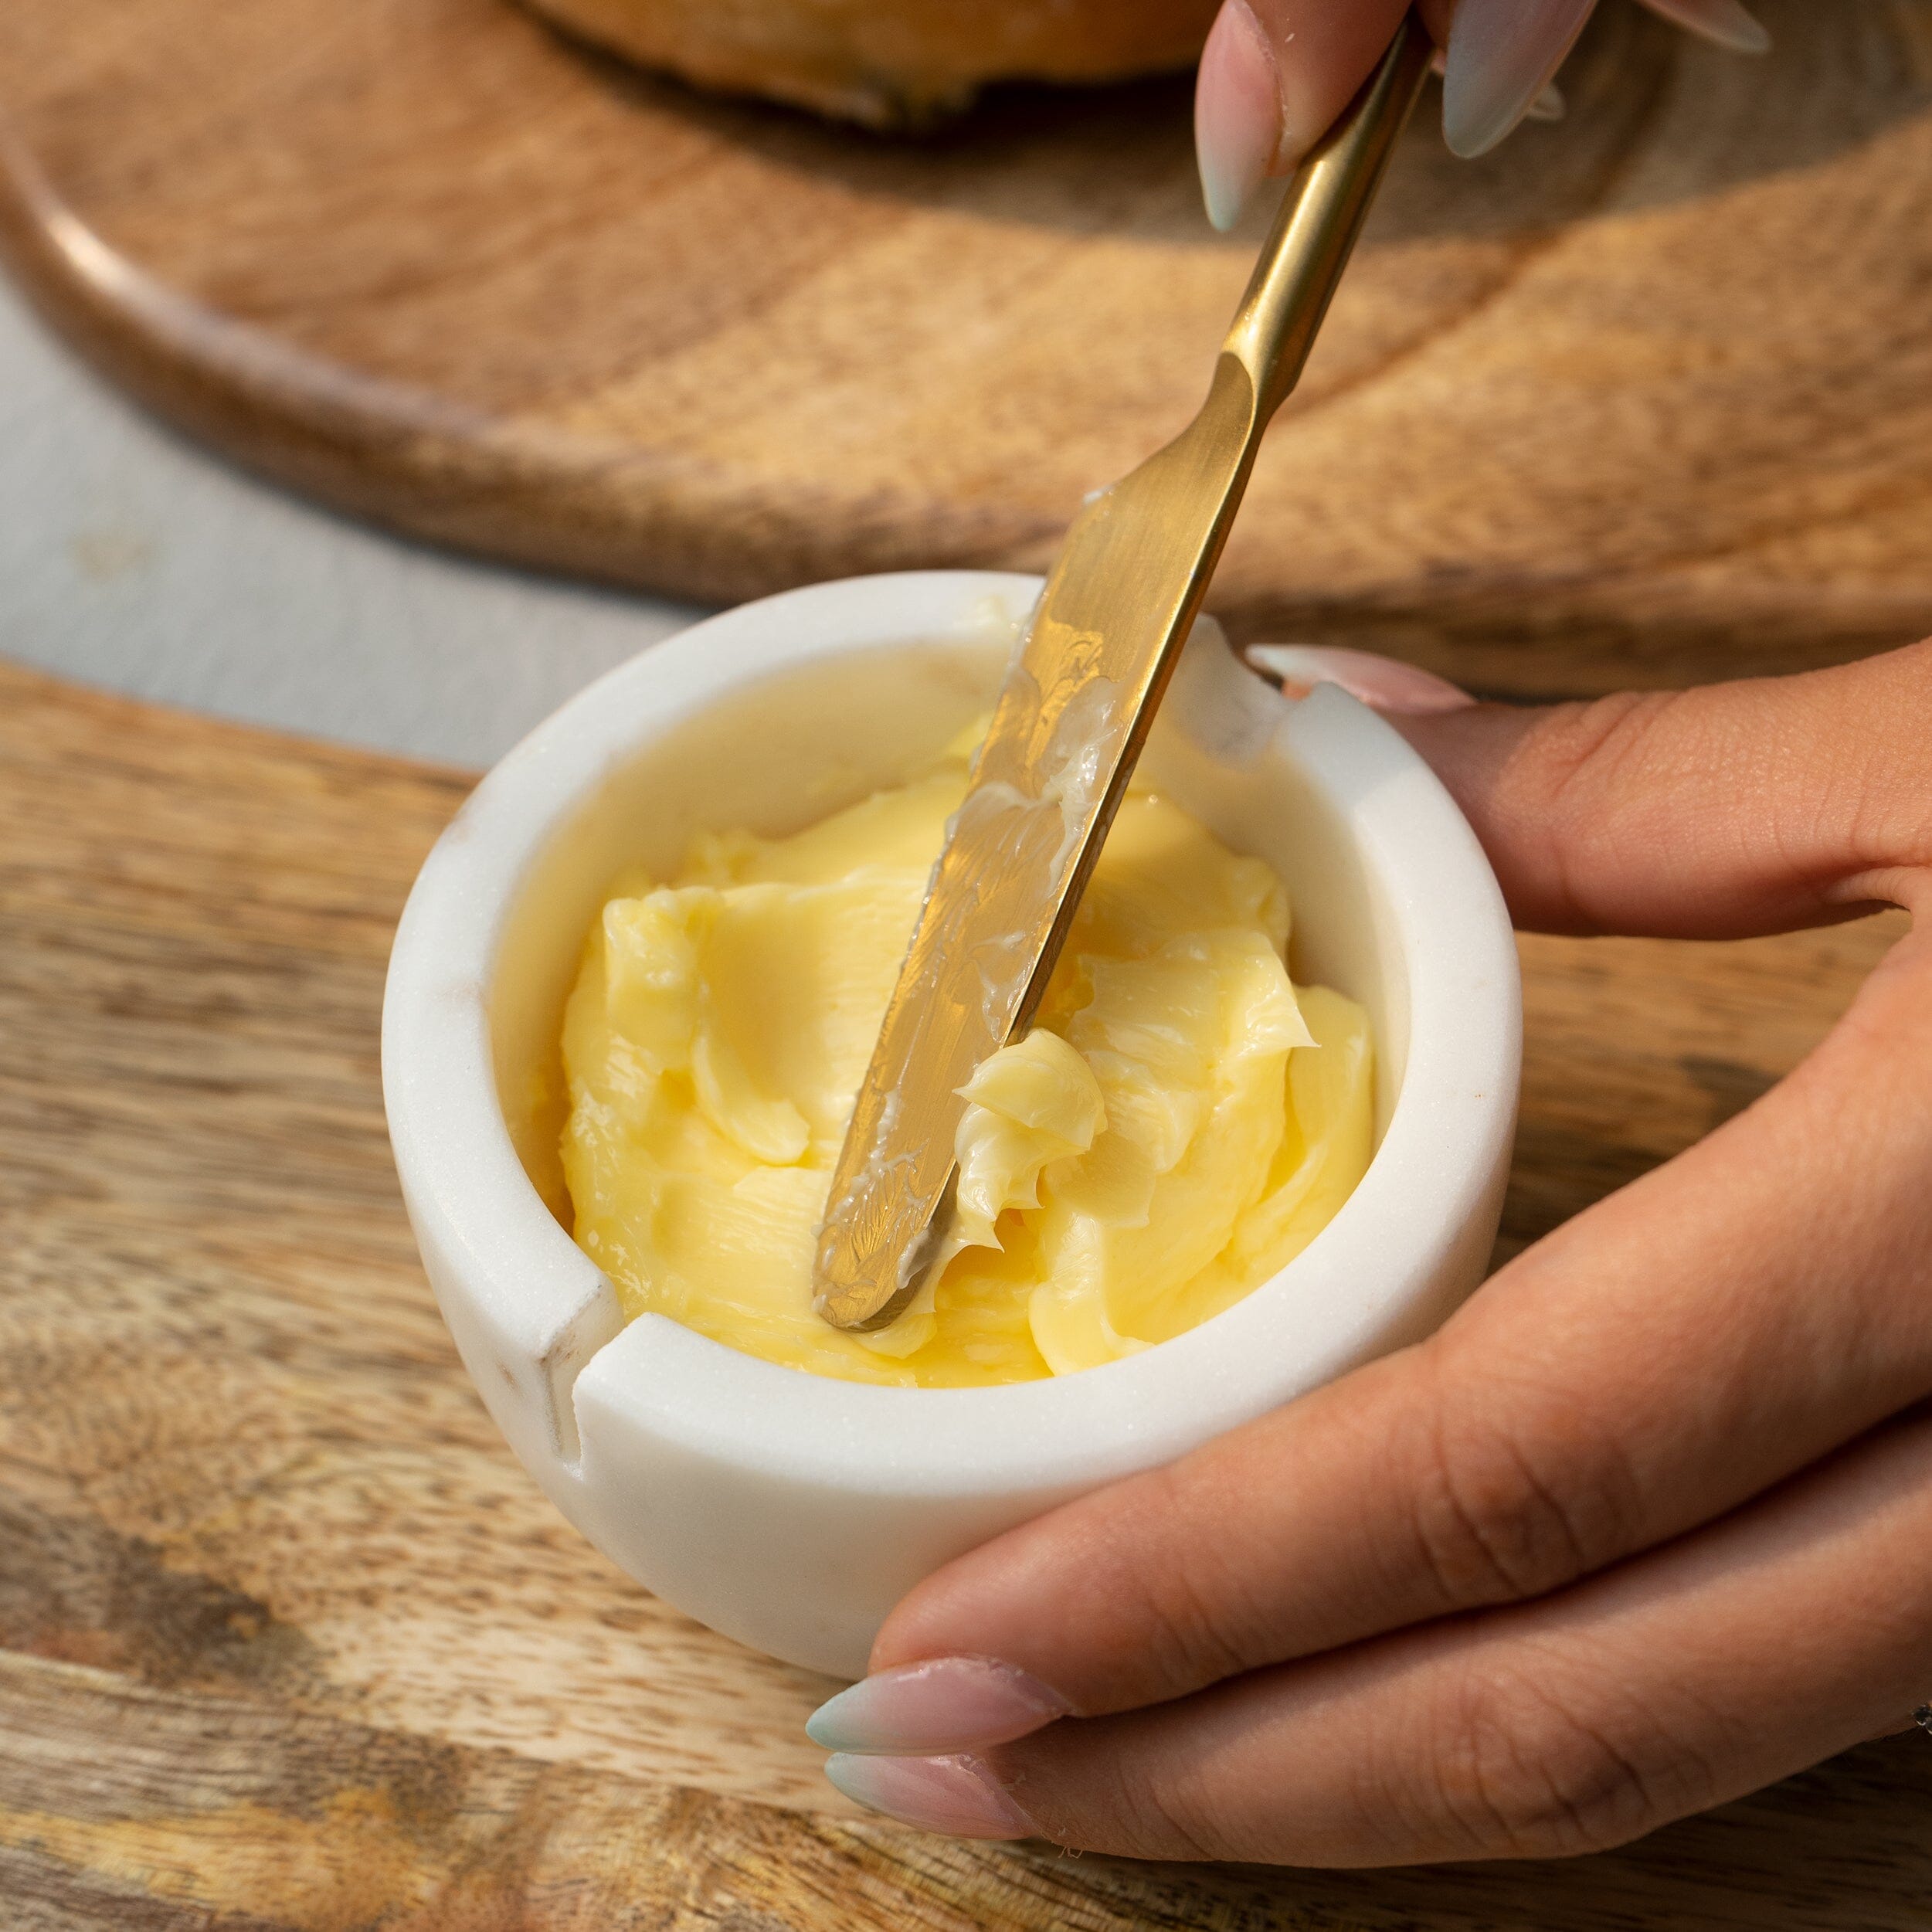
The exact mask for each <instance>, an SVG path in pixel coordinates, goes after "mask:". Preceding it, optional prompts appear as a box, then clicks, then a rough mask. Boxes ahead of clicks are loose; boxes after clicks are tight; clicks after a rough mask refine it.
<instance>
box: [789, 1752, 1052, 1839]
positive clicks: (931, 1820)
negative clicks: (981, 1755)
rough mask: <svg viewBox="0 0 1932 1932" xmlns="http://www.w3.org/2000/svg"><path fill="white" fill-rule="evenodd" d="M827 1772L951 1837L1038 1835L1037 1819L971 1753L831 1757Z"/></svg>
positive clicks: (876, 1807)
mask: <svg viewBox="0 0 1932 1932" xmlns="http://www.w3.org/2000/svg"><path fill="white" fill-rule="evenodd" d="M825 1775H826V1776H827V1778H830V1780H831V1781H832V1782H833V1784H834V1785H835V1786H836V1787H837V1788H838V1789H839V1790H840V1791H843V1792H844V1794H845V1795H846V1796H847V1798H851V1800H852V1801H854V1803H855V1804H858V1805H864V1807H865V1808H866V1809H867V1810H868V1811H882V1812H884V1813H885V1815H886V1816H887V1817H888V1818H897V1819H898V1821H899V1822H900V1823H901V1825H917V1826H918V1828H919V1829H920V1830H921V1831H922V1832H942V1833H943V1834H944V1835H946V1837H948V1838H1004V1839H1014V1838H1037V1837H1038V1836H1039V1835H1040V1834H1039V1832H1038V1830H1037V1828H1036V1827H1035V1826H1034V1823H1033V1821H1032V1820H1031V1818H1028V1817H1027V1815H1026V1814H1025V1813H1024V1811H1021V1810H1020V1808H1019V1806H1018V1805H1016V1804H1014V1801H1013V1800H1012V1799H1011V1798H1009V1797H1007V1794H1006V1793H1005V1792H1004V1791H1003V1790H1002V1789H1001V1788H1000V1785H999V1784H998V1783H997V1781H995V1780H994V1778H993V1775H992V1774H991V1773H990V1771H987V1770H986V1767H984V1766H983V1764H980V1763H978V1762H977V1761H976V1760H975V1759H973V1758H970V1757H831V1758H827V1760H826V1764H825Z"/></svg>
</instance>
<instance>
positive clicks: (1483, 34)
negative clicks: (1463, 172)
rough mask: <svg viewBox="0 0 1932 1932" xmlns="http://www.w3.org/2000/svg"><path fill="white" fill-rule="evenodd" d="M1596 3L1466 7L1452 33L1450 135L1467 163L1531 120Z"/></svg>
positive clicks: (1508, 0)
mask: <svg viewBox="0 0 1932 1932" xmlns="http://www.w3.org/2000/svg"><path fill="white" fill-rule="evenodd" d="M1595 5H1596V0H1462V4H1461V5H1458V7H1457V8H1456V10H1455V23H1454V25H1452V26H1451V28H1450V29H1449V59H1448V67H1447V70H1446V71H1445V73H1444V76H1443V80H1442V134H1443V138H1444V139H1445V140H1446V141H1448V144H1449V146H1450V148H1452V150H1453V151H1455V153H1457V154H1460V155H1461V156H1462V158H1463V159H1464V160H1465V161H1473V160H1474V159H1475V157H1476V156H1477V155H1479V154H1487V153H1488V152H1489V150H1490V149H1491V148H1493V147H1495V146H1496V144H1497V142H1499V141H1501V140H1502V138H1504V137H1505V136H1506V134H1509V132H1510V131H1512V130H1513V128H1514V127H1516V124H1518V123H1519V121H1521V120H1522V119H1523V116H1524V115H1525V114H1528V113H1529V111H1530V108H1531V107H1532V106H1533V104H1534V103H1535V101H1536V97H1537V96H1538V95H1539V94H1540V93H1542V92H1543V89H1544V88H1545V87H1547V86H1548V85H1549V84H1550V81H1551V80H1552V79H1553V77H1554V76H1555V74H1556V71H1557V69H1558V68H1559V67H1560V66H1562V65H1563V63H1564V56H1566V55H1567V53H1569V51H1570V49H1571V48H1572V47H1573V46H1575V45H1576V41H1577V35H1578V34H1580V33H1581V32H1583V29H1584V22H1587V20H1588V19H1589V18H1590V15H1591V12H1592V11H1593V10H1594V8H1595Z"/></svg>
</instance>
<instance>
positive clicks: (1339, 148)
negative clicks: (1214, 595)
mask: <svg viewBox="0 0 1932 1932" xmlns="http://www.w3.org/2000/svg"><path fill="white" fill-rule="evenodd" d="M1434 59H1435V41H1434V40H1433V39H1431V37H1430V34H1429V30H1428V28H1427V27H1425V26H1424V25H1423V24H1422V19H1421V15H1420V14H1419V13H1418V12H1416V10H1415V9H1414V8H1410V10H1409V12H1408V13H1407V15H1405V16H1404V19H1403V22H1402V25H1401V29H1400V30H1399V31H1398V32H1397V35H1396V36H1395V41H1394V45H1393V46H1391V47H1390V49H1389V51H1388V52H1387V54H1386V55H1384V56H1383V59H1382V63H1381V65H1380V66H1379V67H1377V69H1376V70H1375V72H1374V73H1373V74H1372V75H1370V77H1369V79H1368V80H1367V82H1366V83H1364V84H1363V88H1362V91H1361V92H1360V93H1358V94H1357V95H1356V97H1355V99H1354V100H1353V102H1352V103H1351V104H1350V106H1349V107H1348V110H1347V111H1346V113H1344V114H1343V116H1342V117H1341V119H1340V120H1339V121H1337V122H1336V124H1335V125H1334V126H1333V127H1331V128H1330V129H1329V131H1328V133H1327V134H1325V135H1324V136H1323V138H1322V140H1321V141H1320V142H1319V144H1317V145H1316V147H1315V148H1314V149H1313V150H1312V151H1311V152H1310V153H1309V156H1308V158H1306V160H1305V161H1303V162H1302V165H1301V166H1300V167H1299V168H1297V169H1296V170H1295V178H1294V179H1293V180H1292V181H1291V182H1289V186H1288V192H1287V193H1286V194H1285V195H1284V196H1283V198H1282V206H1281V212H1280V213H1279V214H1278V215H1277V216H1276V217H1275V226H1274V228H1273V230H1272V232H1271V233H1270V234H1269V236H1268V241H1267V243H1266V245H1265V246H1264V247H1263V249H1262V250H1261V258H1260V260H1258V262H1257V263H1255V275H1254V279H1253V280H1251V282H1250V283H1249V284H1248V293H1247V294H1246V295H1245V296H1244V297H1242V300H1241V307H1240V310H1239V311H1238V313H1237V314H1236V315H1235V317H1234V327H1233V328H1231V329H1230V330H1229V331H1228V334H1227V341H1226V343H1225V344H1224V345H1223V351H1222V352H1223V353H1224V355H1231V356H1232V357H1233V358H1234V360H1235V361H1236V362H1239V363H1240V364H1241V366H1242V367H1243V368H1245V369H1246V370H1247V372H1248V379H1249V381H1250V382H1251V383H1252V384H1253V385H1254V391H1255V425H1254V433H1255V434H1256V435H1258V434H1259V433H1261V430H1263V429H1264V428H1265V427H1266V426H1267V423H1268V419H1269V418H1270V417H1271V416H1273V415H1274V413H1275V411H1276V410H1277V409H1279V408H1280V407H1281V406H1282V403H1283V402H1285V400H1286V399H1287V398H1288V395H1289V392H1290V391H1291V390H1292V389H1293V388H1294V386H1295V384H1296V382H1299V380H1300V379H1301V374H1302V366H1303V365H1304V364H1306V362H1307V361H1308V355H1309V350H1310V349H1312V348H1313V347H1314V345H1315V338H1316V333H1317V331H1319V329H1320V328H1321V326H1322V318H1323V317H1324V316H1325V315H1326V314H1327V313H1328V305H1329V302H1330V301H1331V300H1333V297H1334V294H1335V290H1336V287H1337V286H1338V285H1339V283H1340V281H1341V279H1342V271H1343V269H1345V268H1346V267H1347V266H1348V259H1349V256H1350V254H1352V253H1353V252H1354V248H1355V243H1356V237H1357V236H1359V235H1360V233H1361V232H1362V224H1363V222H1364V221H1366V220H1367V218H1368V212H1369V209H1370V205H1372V204H1373V202H1374V199H1375V192H1376V190H1377V188H1379V187H1380V185H1381V182H1382V177H1383V175H1384V173H1385V172H1386V171H1387V168H1388V165H1389V161H1390V158H1391V157H1392V156H1393V155H1394V152H1395V145H1396V143H1397V141H1398V140H1399V139H1400V138H1401V133H1402V129H1403V127H1404V124H1406V123H1407V120H1408V118H1409V116H1410V114H1411V113H1412V112H1413V111H1414V107H1415V104H1416V102H1417V100H1418V99H1419V98H1420V97H1421V92H1422V87H1423V83H1424V81H1426V80H1428V74H1429V67H1430V64H1431V62H1433V60H1434Z"/></svg>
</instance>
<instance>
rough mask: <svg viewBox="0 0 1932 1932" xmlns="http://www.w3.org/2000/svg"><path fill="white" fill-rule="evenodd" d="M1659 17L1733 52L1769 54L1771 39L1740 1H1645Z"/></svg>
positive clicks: (1760, 23)
mask: <svg viewBox="0 0 1932 1932" xmlns="http://www.w3.org/2000/svg"><path fill="white" fill-rule="evenodd" d="M1644 4H1645V5H1646V6H1647V7H1648V8H1649V9H1650V10H1651V12H1652V13H1655V14H1661V15H1662V16H1663V18H1664V19H1666V20H1668V21H1669V22H1671V23H1672V25H1676V26H1679V27H1682V28H1684V29H1686V31H1687V32H1691V33H1694V34H1697V35H1699V36H1701V37H1702V38H1703V39H1706V40H1714V41H1716V43H1717V44H1718V46H1720V47H1728V48H1729V49H1730V50H1731V52H1732V53H1770V52H1771V36H1770V35H1769V34H1768V33H1767V32H1765V30H1764V25H1763V23H1762V22H1761V21H1759V20H1757V19H1756V18H1755V17H1754V16H1753V15H1751V14H1750V13H1748V12H1746V11H1745V9H1744V8H1742V7H1740V5H1738V4H1737V0H1644Z"/></svg>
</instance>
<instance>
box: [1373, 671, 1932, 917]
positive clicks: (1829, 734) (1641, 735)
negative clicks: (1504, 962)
mask: <svg viewBox="0 0 1932 1932" xmlns="http://www.w3.org/2000/svg"><path fill="white" fill-rule="evenodd" d="M1371 701H1373V699H1371ZM1394 722H1396V723H1397V725H1398V726H1399V728H1401V730H1402V732H1404V735H1406V736H1407V738H1408V739H1409V741H1410V742H1411V744H1413V745H1414V746H1415V747H1416V749H1418V751H1420V752H1421V753H1422V755H1424V757H1425V758H1427V759H1428V761H1429V762H1430V763H1431V765H1433V766H1435V769H1436V771H1437V772H1438V774H1439V775H1440V776H1441V778H1442V779H1443V782H1444V783H1445V784H1446V785H1447V786H1448V788H1449V789H1450V790H1451V791H1452V793H1454V794H1455V797H1456V800H1457V802H1458V803H1459V804H1460V805H1461V806H1462V809H1463V810H1464V811H1465V813H1468V814H1469V820H1470V822H1471V823H1472V824H1473V825H1474V826H1475V830H1476V834H1477V836H1478V837H1479V838H1480V839H1481V840H1482V844H1483V848H1484V850H1485V851H1486V852H1488V854H1489V858H1490V861H1491V863H1492V864H1494V866H1495V867H1496V873H1497V876H1498V877H1499V878H1500V879H1501V880H1502V888H1503V891H1504V893H1505V895H1506V897H1507V898H1508V899H1509V907H1510V911H1511V912H1512V914H1513V915H1514V917H1515V918H1516V922H1517V924H1518V925H1521V926H1525V927H1528V928H1530V929H1535V930H1537V931H1540V932H1624V933H1643V934H1651V935H1661V936H1665V937H1672V938H1699V939H1736V938H1740V937H1743V936H1745V935H1748V934H1752V933H1761V932H1784V931H1789V930H1790V929H1792V928H1794V927H1796V926H1802V925H1818V924H1821V923H1823V922H1828V921H1831V920H1834V919H1839V918H1846V917H1848V916H1850V915H1852V914H1854V913H1856V912H1860V911H1864V910H1867V909H1869V906H1870V904H1871V903H1872V902H1873V901H1894V902H1897V903H1906V904H1909V903H1911V902H1912V901H1913V900H1914V899H1915V898H1920V897H1922V895H1924V891H1925V890H1926V886H1925V880H1926V878H1927V874H1932V808H1928V806H1927V800H1929V799H1932V643H1921V644H1915V645H1913V646H1911V647H1908V648H1907V649H1906V650H1896V651H1892V652H1889V653H1887V654H1885V655H1883V656H1882V657H1872V658H1868V659H1866V660H1864V661H1863V662H1862V663H1859V664H1848V665H1843V666H1841V667H1838V668H1836V669H1834V670H1829V671H1814V672H1811V673H1808V674H1805V675H1804V676H1801V677H1779V678H1763V679H1756V680H1752V681H1746V682H1742V683H1737V684H1713V685H1708V686H1705V687H1703V688H1700V689H1698V690H1695V691H1680V692H1670V693H1655V694H1650V695H1648V696H1631V695H1626V696H1624V697H1620V698H1604V699H1602V700H1600V701H1598V702H1597V703H1594V704H1588V705H1581V704H1577V705H1555V706H1552V707H1549V708H1541V709H1519V708H1513V707H1508V706H1502V705H1482V706H1477V707H1472V708H1462V709H1460V710H1445V711H1437V712H1436V713H1435V714H1433V715H1410V716H1405V717H1400V718H1396V719H1395V720H1394Z"/></svg>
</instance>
